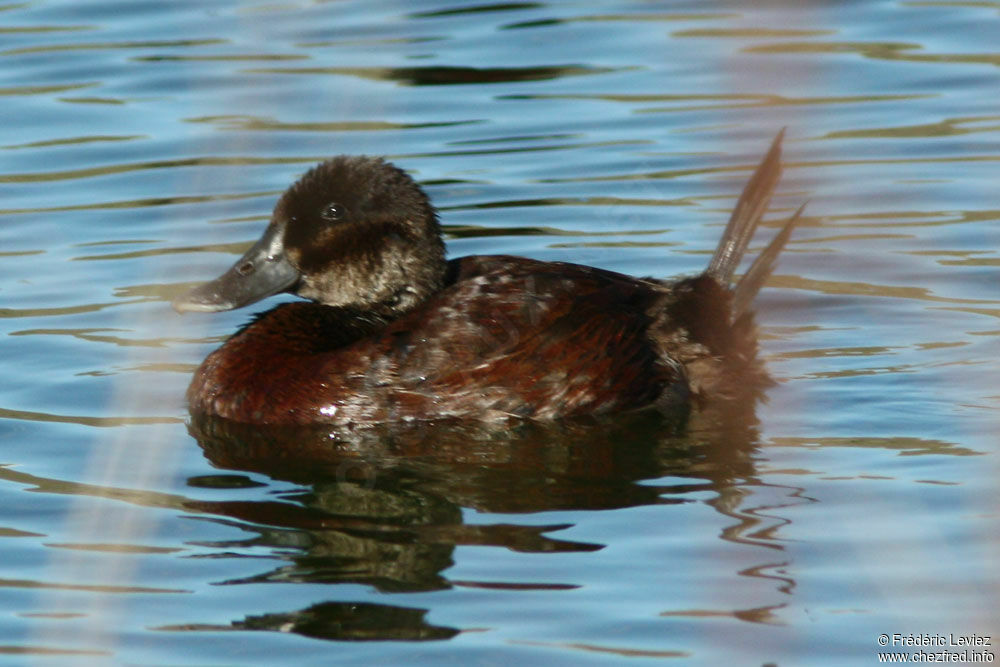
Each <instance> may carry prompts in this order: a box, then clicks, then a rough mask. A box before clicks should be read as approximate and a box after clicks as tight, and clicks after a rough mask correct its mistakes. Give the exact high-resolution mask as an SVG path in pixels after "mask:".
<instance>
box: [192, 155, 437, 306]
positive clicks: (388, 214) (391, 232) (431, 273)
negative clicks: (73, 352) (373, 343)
mask: <svg viewBox="0 0 1000 667" xmlns="http://www.w3.org/2000/svg"><path fill="white" fill-rule="evenodd" d="M445 270H446V269H445V259H444V243H443V242H442V240H441V229H440V226H439V225H438V221H437V215H436V214H435V212H434V208H433V207H432V206H431V204H430V201H429V200H428V199H427V195H426V194H424V192H423V190H421V189H420V186H418V185H417V184H416V183H415V182H414V181H413V179H411V178H410V177H409V176H408V175H407V174H406V173H405V172H404V171H402V170H401V169H398V168H397V167H395V166H393V165H392V164H390V163H388V162H386V161H384V160H382V159H380V158H372V157H349V156H341V157H336V158H333V159H332V160H328V161H326V162H324V163H322V164H320V165H318V166H316V167H314V168H313V169H311V170H309V171H308V172H307V173H306V174H305V175H304V176H303V177H302V178H301V179H299V181H298V182H296V183H295V184H294V185H292V186H291V187H290V188H289V189H288V190H287V191H286V192H285V193H284V194H283V195H282V196H281V199H279V200H278V204H277V205H276V206H275V207H274V213H273V214H272V215H271V221H270V223H269V224H268V226H267V229H266V230H265V231H264V235H263V236H262V237H261V238H260V240H258V241H257V242H256V243H255V244H254V245H253V246H252V247H251V248H250V249H249V250H247V252H246V253H245V254H244V255H243V256H242V257H240V258H239V259H238V260H237V261H236V263H235V264H233V266H232V267H231V268H230V269H229V270H228V271H226V272H225V273H224V274H223V275H221V276H219V277H218V278H216V279H215V280H213V281H211V282H208V283H205V284H204V285H200V286H198V287H196V288H195V289H193V290H191V291H190V292H188V293H187V294H185V295H184V296H182V297H180V298H178V299H175V300H174V302H173V306H174V308H175V309H176V310H177V311H179V312H184V311H203V312H214V311H219V310H232V309H233V308H240V307H241V306H246V305H248V304H251V303H254V302H255V301H259V300H260V299H263V298H264V297H267V296H271V295H272V294H277V293H279V292H292V293H294V294H297V295H299V296H301V297H304V298H306V299H312V300H313V301H317V302H319V303H323V304H327V305H330V306H353V307H357V308H360V309H363V310H366V311H372V312H373V313H374V314H379V315H382V316H386V317H390V318H391V317H394V316H397V315H399V314H402V313H404V312H406V311H408V310H411V309H412V308H414V307H415V306H416V305H418V304H420V303H422V302H423V301H425V300H426V299H427V298H429V297H430V296H431V295H432V294H433V293H434V292H436V291H438V290H439V289H441V286H442V284H443V282H444V275H445Z"/></svg>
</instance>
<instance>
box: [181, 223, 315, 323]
mask: <svg viewBox="0 0 1000 667" xmlns="http://www.w3.org/2000/svg"><path fill="white" fill-rule="evenodd" d="M281 236H282V234H281V231H280V230H279V229H278V228H277V226H271V227H268V230H267V232H265V233H264V236H263V237H261V239H260V240H259V241H257V243H255V244H253V247H251V248H250V249H249V250H247V251H246V253H244V255H243V256H242V257H240V258H239V259H238V260H236V263H235V264H233V266H232V267H231V268H230V269H229V270H228V271H226V272H225V273H223V274H222V275H221V276H219V277H218V278H216V279H215V280H212V281H210V282H207V283H205V284H204V285H199V286H198V287H195V288H194V289H193V290H191V291H190V292H188V293H187V294H185V295H184V296H181V297H178V298H176V299H174V301H173V306H174V310H176V311H177V312H179V313H184V312H189V311H196V312H203V313H214V312H217V311H220V310H233V309H234V308H242V307H243V306H247V305H250V304H251V303H254V302H255V301H260V300H261V299H263V298H265V297H269V296H271V295H273V294H278V293H280V292H285V291H287V290H289V289H290V288H292V287H293V286H294V285H295V284H296V283H297V282H298V281H299V272H298V270H297V269H296V268H295V267H294V266H292V265H291V264H290V263H289V262H288V260H287V259H286V258H285V252H284V247H283V244H282V239H281Z"/></svg>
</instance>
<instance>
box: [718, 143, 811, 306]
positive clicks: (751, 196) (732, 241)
mask: <svg viewBox="0 0 1000 667" xmlns="http://www.w3.org/2000/svg"><path fill="white" fill-rule="evenodd" d="M784 136H785V131H784V130H781V132H779V133H778V136H776V137H775V138H774V141H773V142H771V147H770V148H769V149H768V151H767V155H765V156H764V159H763V160H761V162H760V165H758V166H757V169H756V170H755V171H754V173H753V176H751V177H750V181H749V182H748V183H747V184H746V186H745V187H744V188H743V193H742V194H741V195H740V198H739V200H737V202H736V207H735V208H734V209H733V214H732V216H730V218H729V223H728V224H727V225H726V231H725V232H723V234H722V239H721V240H720V241H719V245H718V247H716V249H715V254H714V255H712V260H711V261H710V262H709V263H708V269H706V270H705V273H706V274H707V275H709V276H711V277H712V278H714V279H715V280H716V281H717V282H718V283H719V284H720V285H721V286H723V287H728V286H729V285H730V283H731V282H732V279H733V274H734V273H735V272H736V268H737V267H738V266H739V264H740V260H742V259H743V255H744V253H746V249H747V246H748V245H749V244H750V239H751V238H753V235H754V232H755V231H756V230H757V226H758V225H759V224H760V220H761V218H762V217H763V216H764V213H765V212H766V211H767V207H768V205H769V204H770V203H771V195H772V194H773V193H774V188H775V187H776V186H777V184H778V180H779V179H780V178H781V141H782V139H783V138H784ZM803 208H805V205H804V204H803V206H802V207H800V208H799V210H798V211H796V212H795V215H793V216H792V217H791V219H789V221H788V222H787V223H785V226H784V227H783V228H782V230H781V231H780V232H779V233H778V235H777V236H775V237H774V239H773V240H772V241H771V243H770V244H768V246H767V248H765V249H764V251H763V252H762V253H761V254H760V255H759V256H758V257H757V259H756V260H754V262H753V264H752V265H751V266H750V268H749V269H748V270H747V272H746V273H744V274H743V276H742V277H741V278H740V280H739V282H738V283H737V284H736V285H735V286H734V287H733V288H732V294H733V296H732V306H731V307H732V319H733V320H735V319H736V318H737V317H739V316H740V315H741V314H743V313H744V312H746V311H747V309H748V308H749V307H750V304H751V303H753V299H754V297H755V296H756V295H757V292H759V291H760V288H761V286H763V284H764V281H766V280H767V278H768V276H770V275H771V272H772V271H773V270H774V266H775V263H776V261H777V259H778V255H779V254H780V253H781V250H782V248H784V247H785V243H786V242H787V241H788V237H789V236H791V233H792V229H793V228H794V227H795V225H796V223H797V222H798V221H799V218H800V216H801V215H802V210H803Z"/></svg>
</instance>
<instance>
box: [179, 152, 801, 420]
mask: <svg viewBox="0 0 1000 667" xmlns="http://www.w3.org/2000/svg"><path fill="white" fill-rule="evenodd" d="M780 142H781V135H779V136H778V138H777V139H776V140H775V141H774V143H773V144H772V146H771V149H770V150H769V151H768V153H767V155H766V156H765V158H764V160H763V161H762V162H761V164H760V166H759V167H758V168H757V170H756V171H755V172H754V175H753V176H752V178H751V179H750V182H749V183H748V185H747V187H746V189H745V190H744V192H743V194H742V195H741V197H740V199H739V201H738V202H737V205H736V208H735V210H734V213H733V216H732V218H731V219H730V222H729V224H728V225H727V227H726V231H725V233H724V234H723V238H722V239H721V240H720V242H719V246H718V248H717V250H716V252H715V255H714V256H713V258H712V260H711V262H710V264H709V268H708V269H707V270H706V271H705V272H704V273H702V274H700V275H698V276H694V277H691V278H685V279H681V280H676V281H671V282H668V281H659V280H653V279H640V278H633V277H630V276H626V275H622V274H618V273H613V272H610V271H604V270H601V269H597V268H592V267H587V266H580V265H575V264H564V263H559V262H539V261H535V260H530V259H524V258H519V257H509V256H500V255H498V256H477V257H464V258H461V259H456V260H452V261H451V262H448V263H447V264H446V263H445V261H444V246H443V243H442V241H441V238H440V228H439V225H438V222H437V218H436V214H435V213H434V209H433V207H431V205H430V202H429V201H428V200H427V197H426V195H425V194H424V192H423V191H422V190H421V189H420V188H419V186H417V185H416V183H414V182H413V181H412V180H411V179H410V178H409V177H408V176H407V175H406V174H405V172H403V171H401V170H399V169H397V168H396V167H394V166H392V165H390V164H388V163H386V162H384V161H383V160H379V159H375V158H350V157H339V158H334V159H332V160H329V161H327V162H325V163H323V164H321V165H319V166H318V167H316V168H314V169H312V170H310V171H309V172H307V173H306V175H305V176H303V178H302V179H301V180H300V181H299V182H297V183H296V184H295V185H293V186H292V187H291V188H289V190H288V191H287V192H286V193H285V194H284V195H283V196H282V197H281V199H280V200H279V202H278V204H277V206H276V207H275V211H274V214H273V216H272V218H271V222H270V224H269V225H268V228H267V229H266V230H265V233H264V235H263V237H262V238H261V239H260V240H259V241H258V242H257V243H255V244H254V245H253V247H251V248H250V250H248V251H247V252H246V253H245V254H244V256H243V257H242V258H240V260H238V261H237V262H236V264H235V265H234V266H233V268H232V269H230V270H229V271H228V272H226V273H225V274H224V275H223V276H221V277H220V278H218V279H217V280H215V281H212V282H210V283H207V284H205V285H203V286H201V287H198V288H196V289H195V290H193V291H192V292H191V293H190V294H188V295H186V296H185V297H182V298H181V299H178V300H177V301H175V303H174V305H175V307H176V308H178V310H182V311H183V310H202V311H214V310H223V309H229V308H237V307H240V306H243V305H246V304H248V303H252V302H254V301H256V300H259V299H260V298H263V297H264V296H266V295H268V294H273V293H275V292H280V291H293V292H295V293H296V294H298V295H300V296H303V297H306V298H309V299H312V300H314V301H316V302H317V303H290V304H284V305H281V306H278V307H277V308H274V309H272V310H271V311H269V312H267V313H264V314H263V315H261V316H259V317H257V319H255V320H254V321H253V322H251V323H250V324H249V325H247V326H246V327H244V328H243V329H241V330H240V331H239V332H237V333H236V334H235V335H234V336H233V337H232V338H231V339H230V340H229V341H227V342H226V343H225V344H224V345H223V346H222V347H221V348H219V349H218V350H216V351H215V352H213V353H212V354H210V355H209V356H208V358H207V359H206V360H205V362H204V363H203V364H202V365H201V367H200V368H199V369H198V371H197V372H196V373H195V377H194V379H193V381H192V383H191V386H190V387H189V389H188V401H189V403H190V408H191V411H192V413H193V414H195V415H199V416H208V417H221V418H224V419H229V420H233V421H235V422H243V423H250V424H309V423H317V422H324V423H329V424H335V425H338V426H351V427H353V426H357V425H371V424H380V423H383V424H384V423H392V422H403V421H413V420H442V419H469V420H485V421H494V420H502V419H507V418H511V417H516V418H532V419H539V420H551V419H557V418H562V417H573V416H578V415H590V414H604V413H611V412H617V411H624V410H631V409H639V408H647V407H653V408H659V409H660V410H661V411H665V412H670V413H676V410H677V408H678V407H686V406H687V405H688V404H689V402H690V400H689V399H690V398H691V397H692V396H694V397H696V398H697V397H705V396H708V397H712V398H716V397H721V398H724V399H730V398H732V399H735V400H741V397H743V398H746V397H750V396H756V395H757V394H756V392H757V391H758V390H759V388H760V387H762V386H763V385H765V384H766V383H767V382H768V380H767V376H766V374H765V373H764V371H763V369H762V368H761V366H760V364H759V363H758V361H757V357H756V353H757V340H756V334H755V328H754V323H753V319H752V316H751V314H750V312H749V310H748V307H749V304H750V302H751V301H752V299H753V297H754V295H755V294H756V292H757V290H758V289H759V288H760V286H761V285H762V284H763V282H764V280H765V279H766V278H767V276H768V275H769V274H770V272H771V270H772V268H773V266H774V263H775V260H776V258H777V256H778V253H779V252H780V251H781V248H782V247H783V245H784V243H785V241H787V239H788V236H789V233H790V231H791V228H792V226H793V225H794V224H795V221H796V219H797V214H796V216H793V218H792V219H791V220H790V221H789V222H788V223H787V225H786V227H785V229H784V230H782V232H781V233H779V235H778V236H777V237H776V238H775V240H774V241H772V242H771V244H770V245H769V246H768V247H767V248H766V249H765V250H764V251H763V252H762V253H761V254H760V256H759V257H758V258H757V260H756V261H755V262H754V263H753V265H752V266H751V267H750V269H749V270H748V271H747V273H746V274H745V276H744V277H743V278H742V279H741V280H740V282H739V283H738V284H737V285H736V286H735V287H733V286H732V285H731V284H730V283H731V279H732V277H733V274H734V271H735V269H736V268H737V265H738V264H739V262H740V259H741V257H742V255H743V254H744V252H745V250H746V247H747V244H748V243H749V241H750V239H751V237H752V235H753V232H754V230H755V229H756V227H757V224H758V223H759V221H760V218H761V215H762V214H763V212H764V211H765V210H766V209H767V205H768V202H769V201H770V197H771V193H772V192H773V190H774V187H775V184H776V183H777V180H778V177H779V175H780V172H781V168H780V161H779V160H780Z"/></svg>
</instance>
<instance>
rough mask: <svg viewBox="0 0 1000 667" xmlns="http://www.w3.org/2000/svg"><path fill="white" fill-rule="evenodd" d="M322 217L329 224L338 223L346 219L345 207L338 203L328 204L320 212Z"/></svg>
mask: <svg viewBox="0 0 1000 667" xmlns="http://www.w3.org/2000/svg"><path fill="white" fill-rule="evenodd" d="M319 215H320V217H321V218H323V219H324V220H326V221H327V222H336V221H338V220H341V219H343V217H344V207H343V206H341V205H340V204H337V203H331V204H327V205H326V206H324V207H323V210H322V211H320V214H319Z"/></svg>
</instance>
